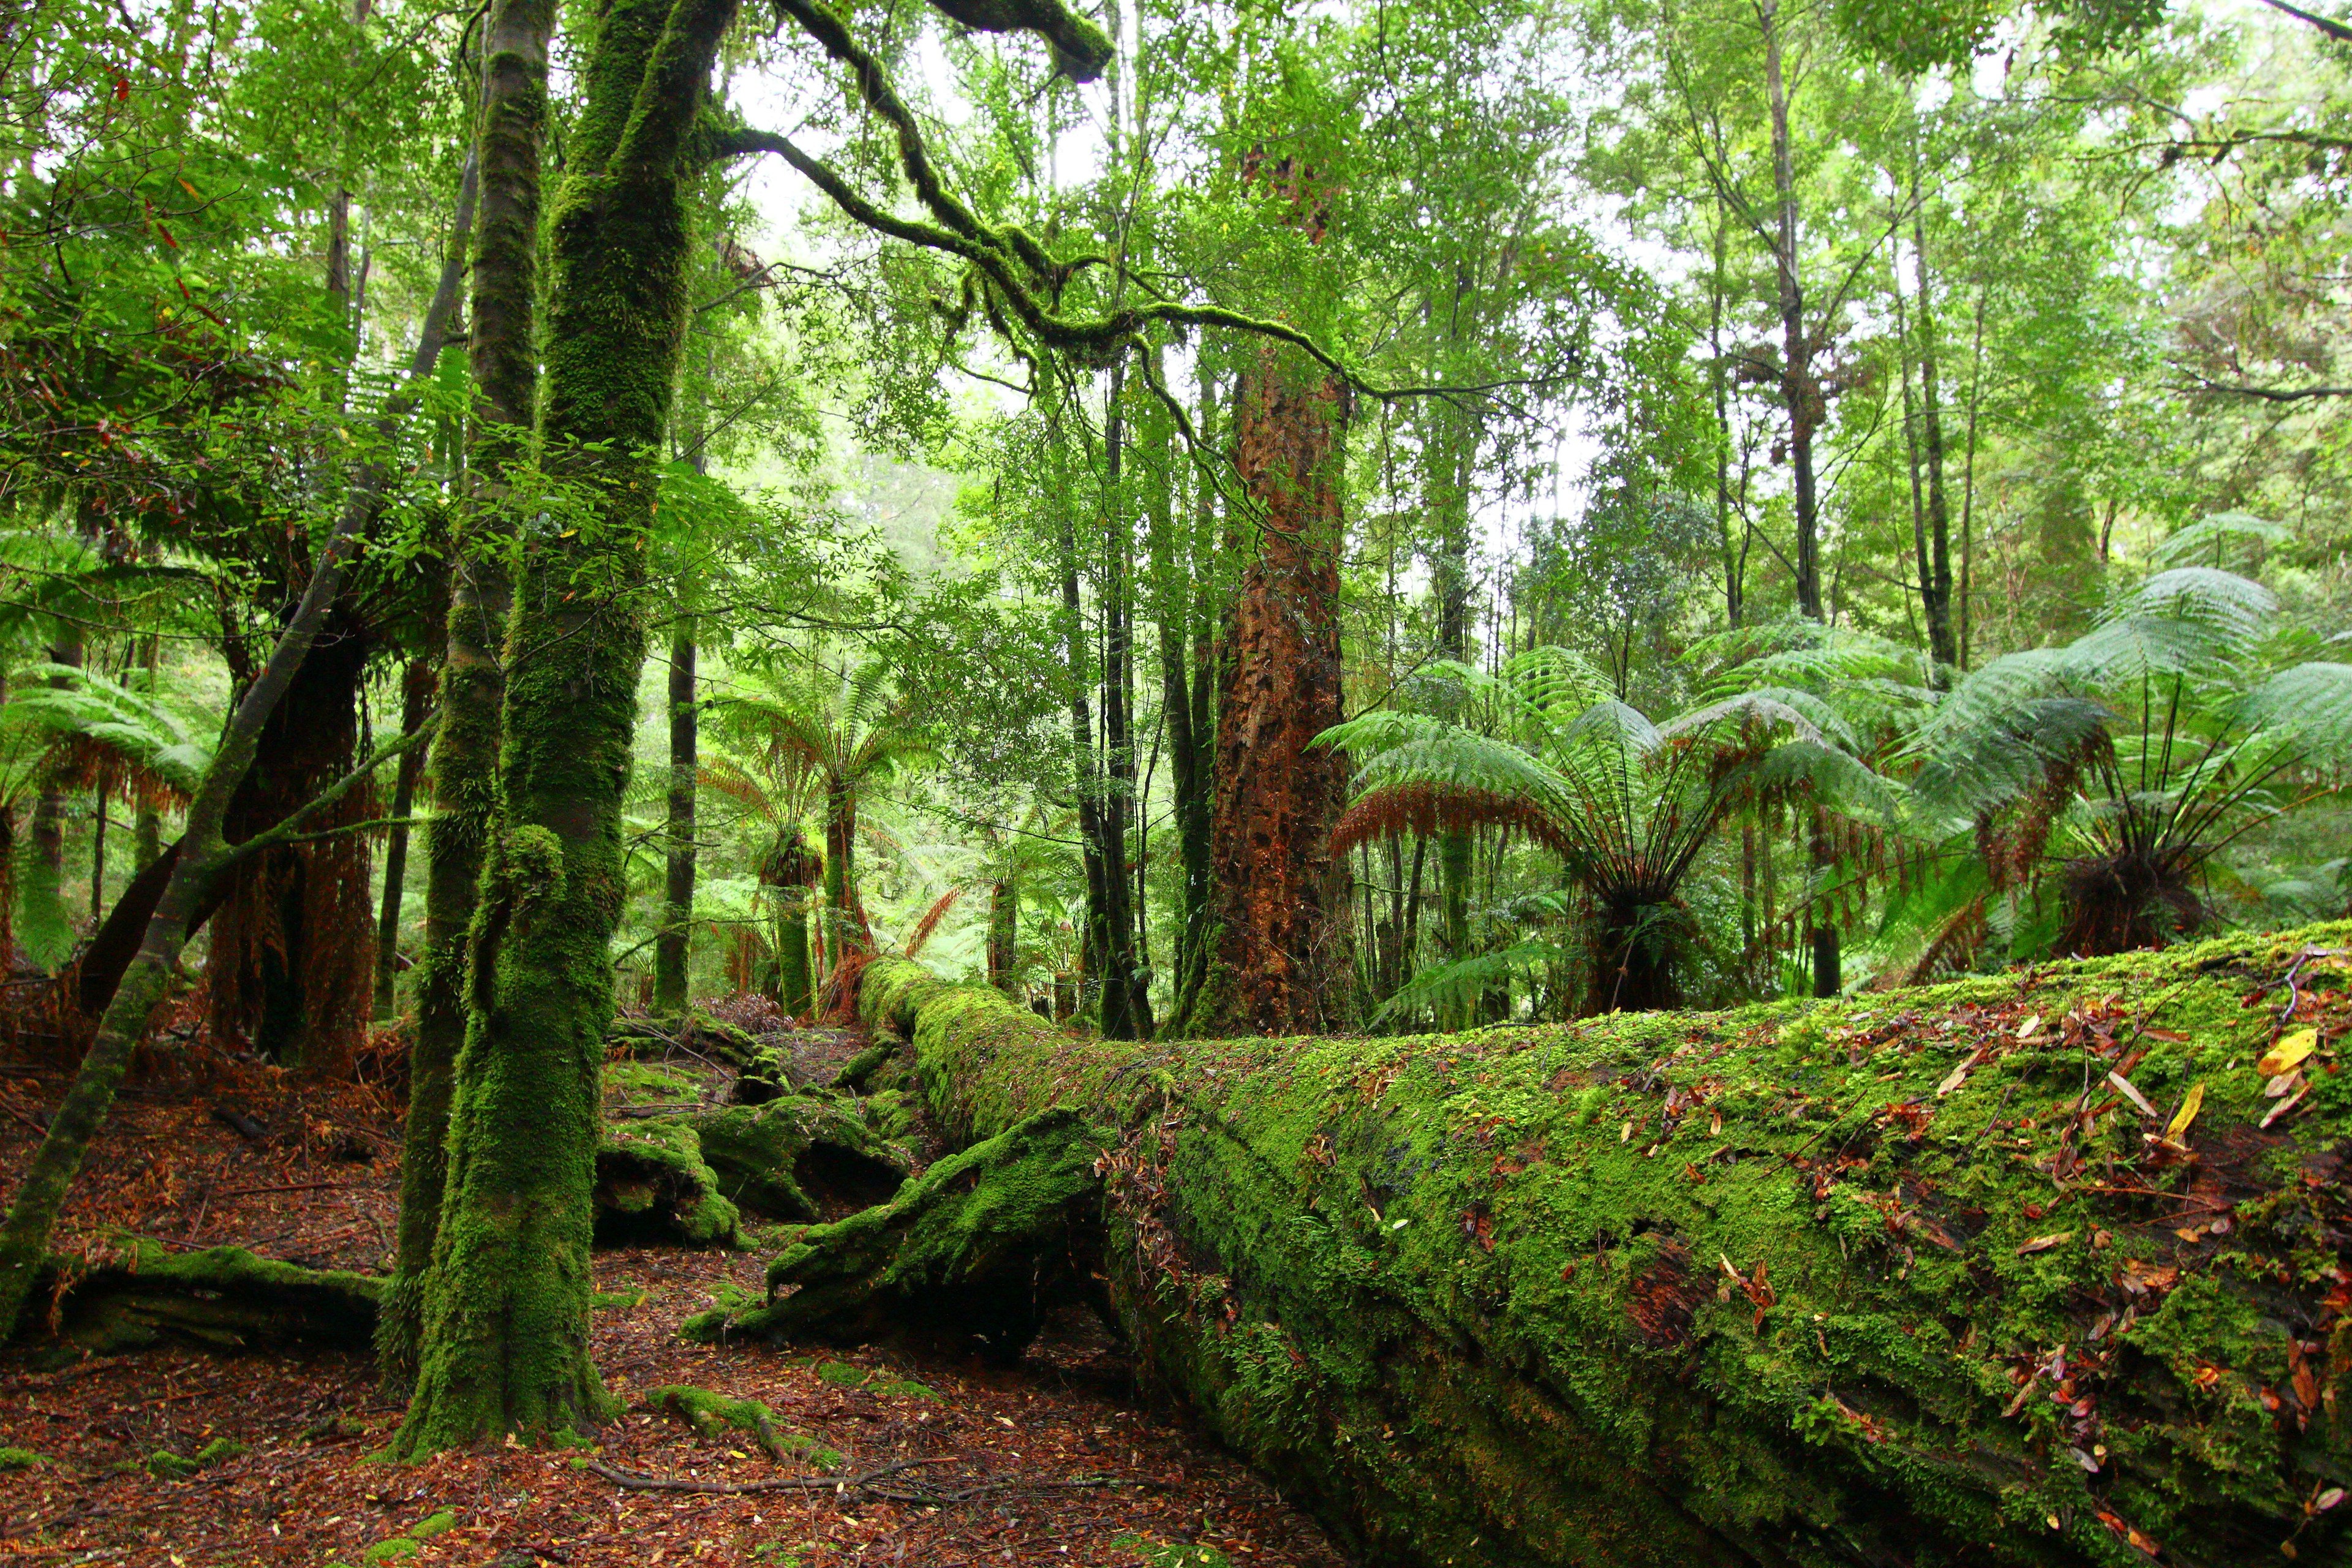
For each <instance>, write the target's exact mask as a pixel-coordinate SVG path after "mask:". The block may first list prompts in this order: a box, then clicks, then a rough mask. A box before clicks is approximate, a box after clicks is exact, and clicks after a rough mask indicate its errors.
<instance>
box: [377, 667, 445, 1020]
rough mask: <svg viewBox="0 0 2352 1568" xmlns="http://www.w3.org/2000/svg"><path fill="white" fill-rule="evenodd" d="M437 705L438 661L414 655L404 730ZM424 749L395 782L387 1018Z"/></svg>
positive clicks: (381, 967)
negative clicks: (411, 820)
mask: <svg viewBox="0 0 2352 1568" xmlns="http://www.w3.org/2000/svg"><path fill="white" fill-rule="evenodd" d="M432 710H433V665H432V663H431V661H429V660H426V659H422V658H412V659H410V660H409V661H408V668H407V669H406V670H405V671H404V673H403V675H402V678H401V700H400V731H401V733H402V734H404V735H406V734H414V733H415V732H416V731H418V730H421V729H423V728H424V727H425V716H426V715H427V714H428V713H430V712H431V711H432ZM424 768H425V753H424V752H423V751H422V750H417V751H412V752H409V753H408V754H407V755H405V756H404V757H402V758H401V759H400V772H399V773H398V774H397V775H396V776H395V778H394V783H393V786H392V828H391V831H390V834H389V835H388V837H387V838H386V840H385V843H384V847H383V909H382V912H381V913H379V914H378V916H377V917H376V927H375V1016H376V1019H377V1021H378V1022H380V1023H381V1022H388V1021H390V1019H391V1018H392V1017H393V1016H394V1005H393V993H394V984H395V983H396V982H397V981H398V979H399V976H400V910H401V905H402V904H403V903H404V901H405V900H406V895H407V891H408V815H409V813H410V812H412V811H415V809H416V779H417V775H418V774H419V773H422V772H423V771H424Z"/></svg>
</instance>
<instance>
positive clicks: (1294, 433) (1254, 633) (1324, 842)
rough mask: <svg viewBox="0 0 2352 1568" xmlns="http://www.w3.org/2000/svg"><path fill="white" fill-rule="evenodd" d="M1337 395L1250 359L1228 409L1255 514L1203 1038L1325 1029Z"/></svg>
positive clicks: (1236, 644) (1338, 777)
mask: <svg viewBox="0 0 2352 1568" xmlns="http://www.w3.org/2000/svg"><path fill="white" fill-rule="evenodd" d="M1347 421H1348V394H1347V390H1346V388H1345V387H1344V386H1343V385H1341V384H1339V383H1338V382H1337V381H1335V380H1334V379H1332V378H1331V377H1329V376H1328V375H1327V374H1324V373H1323V372H1322V371H1320V370H1319V369H1314V368H1309V367H1307V366H1306V365H1305V363H1304V362H1303V361H1302V360H1299V359H1296V358H1293V357H1291V354H1290V353H1289V351H1286V350H1282V349H1277V348H1273V347H1268V348H1266V349H1265V350H1263V351H1262V352H1261V353H1259V355H1258V358H1257V362H1256V363H1255V365H1253V366H1252V367H1251V368H1250V369H1249V370H1248V371H1247V373H1246V374H1244V375H1243V376H1242V377H1241V380H1240V384H1239V385H1238V387H1237V388H1236V391H1235V394H1234V464H1235V467H1236V468H1237V469H1238V471H1239V472H1240V475H1241V479H1242V482H1243V483H1244V485H1245V486H1246V487H1247V489H1248V491H1249V495H1250V498H1251V500H1253V501H1254V502H1255V504H1256V506H1257V507H1258V508H1260V509H1262V510H1263V522H1262V525H1261V527H1262V531H1261V536H1260V542H1259V547H1258V552H1257V558H1256V559H1255V561H1254V562H1252V563H1251V564H1250V566H1249V567H1248V569H1247V571H1246V572H1245V573H1244V575H1243V578H1242V584H1241V594H1240V597H1239V601H1238V603H1237V604H1236V605H1235V607H1234V619H1233V631H1232V645H1233V646H1232V660H1233V669H1232V675H1231V677H1230V679H1229V680H1228V682H1227V684H1226V685H1225V688H1224V690H1223V699H1222V702H1221V706H1220V711H1219V714H1218V720H1217V753H1216V767H1217V790H1216V812H1215V817H1214V820H1213V826H1212V849H1211V853H1212V857H1213V862H1214V864H1215V867H1216V873H1217V881H1218V886H1219V898H1220V903H1219V915H1220V921H1221V926H1220V930H1219V932H1218V947H1217V964H1218V969H1219V973H1217V974H1216V975H1215V976H1214V977H1213V980H1212V983H1211V984H1212V986H1213V991H1214V995H1215V1003H1216V1005H1215V1006H1214V1008H1213V1012H1212V1013H1211V1015H1210V1016H1211V1017H1212V1018H1213V1019H1214V1020H1215V1024H1214V1026H1216V1027H1218V1028H1222V1029H1223V1030H1227V1031H1232V1032H1235V1033H1244V1032H1246V1033H1257V1034H1276V1035H1280V1034H1297V1033H1300V1032H1302V1031H1306V1030H1311V1029H1314V1028H1317V1027H1319V1026H1322V1025H1324V1024H1325V1023H1327V1022H1328V1021H1329V1019H1330V1017H1331V1015H1332V1004H1333V1002H1334V1001H1335V1000H1336V997H1337V994H1338V993H1337V990H1336V988H1335V987H1333V986H1332V985H1331V984H1329V979H1330V976H1329V974H1328V968H1329V958H1330V954H1329V952H1328V942H1329V939H1330V935H1331V918H1330V917H1331V914H1332V911H1333V909H1334V907H1335V906H1334V901H1333V889H1332V885H1331V884H1332V873H1333V865H1332V858H1331V825H1332V824H1333V823H1334V822H1335V821H1336V820H1338V817H1339V807H1340V805H1341V804H1342V796H1343V795H1344V792H1345V789H1346V784H1347V766H1346V762H1345V759H1344V758H1342V757H1340V756H1339V754H1338V753H1337V752H1333V751H1332V750H1330V749H1329V748H1328V747H1324V746H1318V745H1317V744H1315V740H1316V737H1317V736H1318V735H1320V734H1321V733H1322V732H1323V731H1326V730H1328V729H1329V728H1331V727H1332V726H1333V725H1335V724H1337V723H1339V720H1340V717H1341V712H1340V689H1339V677H1340V667H1339V548H1340V543H1341V535H1342V521H1341V517H1340V502H1339V478H1340V475H1339V468H1340V465H1341V462H1342V459H1343V456H1344V439H1345V434H1346V430H1347Z"/></svg>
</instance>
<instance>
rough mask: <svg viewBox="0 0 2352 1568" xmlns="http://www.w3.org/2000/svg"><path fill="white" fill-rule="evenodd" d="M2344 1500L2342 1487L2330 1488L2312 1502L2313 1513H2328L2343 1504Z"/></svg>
mask: <svg viewBox="0 0 2352 1568" xmlns="http://www.w3.org/2000/svg"><path fill="white" fill-rule="evenodd" d="M2343 1500H2344V1489H2343V1488H2342V1487H2330V1488H2328V1489H2326V1491H2324V1492H2322V1493H2320V1494H2319V1495H2318V1496H2317V1497H2315V1498H2314V1499H2312V1500H2311V1511H2312V1512H2314V1513H2326V1511H2327V1510H2329V1509H2331V1508H2334V1507H2335V1506H2336V1504H2337V1503H2339V1502H2342V1501H2343Z"/></svg>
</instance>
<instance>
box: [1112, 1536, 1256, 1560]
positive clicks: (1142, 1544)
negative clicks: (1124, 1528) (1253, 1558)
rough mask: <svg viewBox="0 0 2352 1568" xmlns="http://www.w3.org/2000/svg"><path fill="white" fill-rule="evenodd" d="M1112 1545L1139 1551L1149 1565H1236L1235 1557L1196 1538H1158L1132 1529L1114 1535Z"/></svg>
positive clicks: (1140, 1557)
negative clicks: (1180, 1539)
mask: <svg viewBox="0 0 2352 1568" xmlns="http://www.w3.org/2000/svg"><path fill="white" fill-rule="evenodd" d="M1111 1544H1112V1545H1113V1546H1116V1547H1121V1548H1124V1549H1125V1550H1127V1551H1129V1552H1133V1553H1135V1555H1136V1557H1137V1559H1138V1560H1139V1561H1140V1562H1141V1563H1144V1564H1145V1568H1232V1564H1233V1559H1232V1558H1230V1557H1228V1556H1226V1555H1225V1554H1224V1553H1223V1552H1220V1551H1218V1550H1217V1549H1216V1548H1215V1547H1213V1546H1204V1545H1202V1544H1201V1543H1200V1542H1192V1541H1155V1540H1153V1539H1152V1538H1151V1537H1150V1536H1148V1535H1137V1534H1134V1533H1132V1532H1130V1533H1129V1534H1125V1535H1117V1536H1113V1537H1112V1538H1111Z"/></svg>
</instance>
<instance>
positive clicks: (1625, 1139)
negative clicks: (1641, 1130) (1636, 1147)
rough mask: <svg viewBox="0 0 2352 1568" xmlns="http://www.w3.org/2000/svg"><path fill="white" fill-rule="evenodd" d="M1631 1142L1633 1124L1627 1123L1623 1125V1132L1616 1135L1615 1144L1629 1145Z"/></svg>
mask: <svg viewBox="0 0 2352 1568" xmlns="http://www.w3.org/2000/svg"><path fill="white" fill-rule="evenodd" d="M1617 1142H1620V1143H1630V1142H1633V1123H1632V1122H1630V1121H1628V1122H1627V1123H1625V1126H1624V1130H1623V1131H1621V1132H1619V1133H1618V1134H1617Z"/></svg>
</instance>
